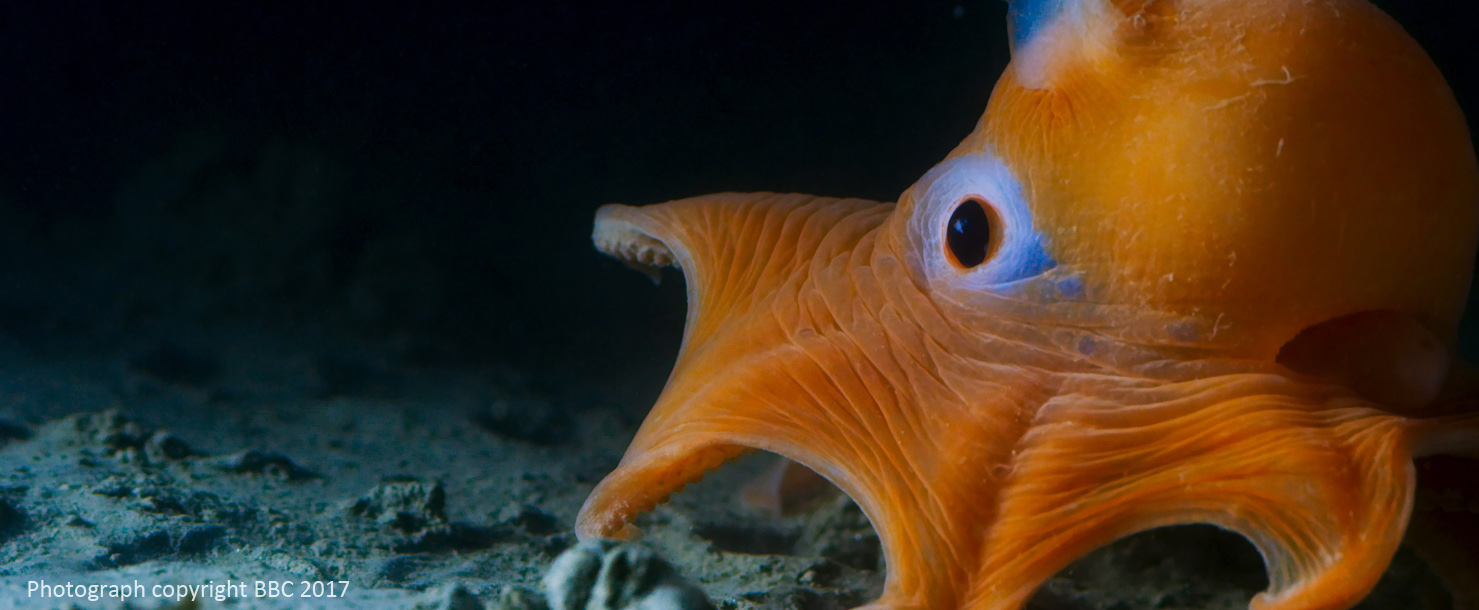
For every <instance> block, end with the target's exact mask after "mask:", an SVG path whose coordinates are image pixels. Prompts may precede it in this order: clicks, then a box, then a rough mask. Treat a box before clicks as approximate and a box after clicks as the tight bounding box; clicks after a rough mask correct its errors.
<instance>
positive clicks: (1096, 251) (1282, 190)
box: [578, 0, 1479, 610]
mask: <svg viewBox="0 0 1479 610" xmlns="http://www.w3.org/2000/svg"><path fill="white" fill-rule="evenodd" d="M1045 7H1046V8H1045ZM1012 10H1013V14H1014V22H1013V25H1014V26H1015V28H1016V36H1015V38H1014V47H1013V63H1012V65H1011V66H1010V67H1009V68H1008V70H1007V73H1006V74H1005V75H1003V77H1002V79H1001V80H1000V81H999V83H998V85H997V88H996V90H995V92H994V94H993V97H992V100H991V103H990V105H989V107H988V108H987V111H986V114H985V116H984V117H983V118H982V120H981V122H980V124H979V125H978V127H977V128H976V130H975V131H974V132H973V133H972V134H971V135H970V136H969V137H967V138H966V140H965V141H964V142H962V143H961V145H960V146H959V147H958V148H957V149H956V150H955V151H953V152H952V153H951V154H950V156H949V157H948V158H947V159H946V160H945V161H944V162H942V163H941V164H940V165H939V166H937V167H936V168H935V169H934V170H932V171H931V172H930V173H928V174H926V175H925V176H924V177H922V178H921V179H920V181H919V182H917V183H916V184H915V185H914V186H912V187H911V188H910V189H909V190H908V191H906V192H905V193H904V194H903V195H902V196H901V197H900V199H899V201H898V203H897V204H887V203H876V202H869V201H861V200H841V199H826V198H818V197H811V196H806V195H777V194H768V193H761V194H721V195H711V196H707V197H698V198H694V199H686V200H681V201H674V202H669V203H665V204H661V205H655V206H647V207H640V208H634V207H628V206H621V205H613V206H606V207H604V208H602V209H601V211H600V212H599V213H598V215H597V219H596V229H595V235H594V239H595V242H596V245H597V247H598V248H599V249H600V250H601V251H603V252H605V253H607V254H609V255H612V256H615V257H617V258H620V259H622V260H624V261H627V262H628V263H629V264H631V265H633V266H636V267H639V268H644V269H645V268H651V267H659V266H665V265H676V266H678V267H680V268H682V270H683V272H684V273H685V275H686V277H687V279H688V296H689V308H690V309H689V316H688V322H687V329H686V332H685V336H684V343H683V347H682V350H681V352H680V354H679V356H678V360H677V363H676V364H675V366H674V369H673V373H672V376H671V377H670V379H669V381H668V384H667V386H666V387H665V388H664V390H663V393H662V395H661V396H660V397H659V399H658V402H657V404H656V405H655V406H654V407H653V409H652V412H651V414H650V415H649V416H648V418H647V420H646V421H645V422H644V423H643V425H642V428H641V429H640V430H639V432H638V433H637V436H636V438H635V439H634V440H633V442H632V445H631V447H630V448H629V449H628V452H627V454H626V456H625V457H624V459H623V461H622V463H621V465H620V466H619V467H618V469H617V470H616V471H615V472H613V473H612V474H611V475H610V476H608V477H607V478H606V479H605V480H604V481H603V482H602V483H601V484H600V485H599V486H598V487H597V488H596V490H595V491H594V492H593V493H592V494H591V497H590V498H589V499H588V500H587V502H586V505H585V507H584V508H583V510H582V512H581V515H580V518H579V523H578V532H579V534H580V535H581V536H582V537H583V538H601V537H624V536H630V535H632V534H633V533H634V531H633V528H632V527H631V526H630V525H629V521H630V520H631V519H632V518H633V517H634V516H635V515H636V514H638V513H640V512H642V511H645V510H647V509H649V508H651V507H652V506H654V505H655V504H657V503H659V502H661V501H663V500H664V499H665V498H666V497H667V496H668V494H670V493H672V492H673V491H676V490H677V489H680V488H681V487H682V486H683V485H684V484H686V483H687V482H690V481H692V480H694V479H696V478H697V477H699V476H701V475H702V474H703V472H705V471H706V470H708V469H711V468H713V467H715V466H717V465H718V464H719V463H721V462H723V461H724V460H726V459H728V458H730V457H733V456H735V455H737V454H739V453H741V452H743V451H746V450H748V449H761V450H765V451H771V452H774V453H777V454H780V455H783V456H785V457H787V458H790V459H792V460H795V461H797V462H799V463H801V464H803V465H805V466H807V467H809V468H811V469H813V470H815V471H816V472H818V473H820V474H821V475H823V476H824V477H826V478H827V479H828V480H830V481H831V482H832V483H834V484H836V485H837V486H838V487H840V488H841V489H842V490H843V491H844V492H846V493H847V494H849V495H850V496H851V497H852V498H853V499H855V500H856V501H857V502H858V504H859V505H860V506H861V507H862V509H863V510H864V512H865V513H866V514H867V515H868V517H869V518H870V519H871V520H872V522H873V524H874V526H875V528H876V529H877V530H878V533H879V535H880V538H881V539H882V541H883V546H884V554H885V558H886V561H887V566H888V576H887V582H886V586H885V590H884V593H883V596H882V597H881V598H880V599H879V600H877V601H876V602H874V604H873V605H871V606H870V607H875V608H932V609H938V608H981V609H984V608H992V609H995V608H1018V607H1020V606H1021V605H1022V604H1023V603H1024V602H1025V600H1026V599H1027V598H1028V597H1030V596H1031V594H1032V593H1033V591H1034V590H1035V589H1036V588H1037V586H1038V585H1039V584H1040V583H1041V582H1042V581H1043V580H1044V579H1046V578H1048V577H1049V576H1051V575H1052V574H1053V573H1054V572H1056V571H1058V570H1060V569H1061V568H1063V567H1064V566H1066V565H1067V564H1068V563H1069V562H1071V561H1073V560H1074V559H1076V558H1078V557H1079V556H1081V555H1083V554H1084V553H1087V552H1089V551H1091V550H1093V549H1094V548H1096V547H1099V546H1102V545H1104V544H1107V543H1109V542H1111V541H1113V540H1115V539H1117V538H1120V537H1123V536H1127V535H1130V534H1133V533H1136V532H1139V531H1143V530H1146V529H1150V528H1154V527H1159V526H1165V525H1172V524H1183V523H1212V524H1215V525H1218V526H1221V527H1224V528H1227V529H1229V530H1232V531H1236V532H1239V533H1241V534H1243V535H1244V536H1246V537H1247V538H1248V539H1249V540H1251V541H1252V542H1253V543H1254V545H1255V546H1257V548H1258V549H1259V551H1260V552H1261V553H1262V554H1263V556H1264V559H1265V561H1266V563H1267V568H1268V572H1269V577H1270V586H1269V589H1268V591H1266V592H1264V593H1262V594H1260V595H1259V596H1257V597H1256V598H1255V599H1254V601H1253V607H1254V608H1278V609H1281V610H1285V609H1294V608H1311V609H1313V608H1328V609H1338V608H1347V607H1349V606H1351V605H1353V604H1354V603H1356V602H1357V601H1359V600H1360V599H1361V598H1362V597H1363V596H1365V595H1366V593H1368V592H1369V591H1370V589H1371V588H1372V586H1374V584H1375V582H1376V580H1377V578H1378V577H1379V576H1380V575H1381V573H1382V571H1383V570H1384V569H1385V567H1386V565H1387V563H1388V562H1389V561H1390V559H1391V557H1392V555H1393V553H1394V552H1395V550H1396V548H1397V546H1398V544H1399V543H1401V542H1402V539H1403V535H1404V532H1405V530H1406V528H1407V525H1408V523H1409V520H1410V519H1411V518H1412V517H1413V512H1414V490H1415V486H1416V482H1417V477H1416V475H1415V469H1414V465H1413V464H1414V462H1413V460H1414V458H1419V457H1422V456H1427V455H1434V454H1446V455H1451V456H1458V457H1459V459H1465V460H1466V459H1471V458H1479V407H1476V404H1479V403H1476V402H1475V401H1472V400H1468V399H1465V398H1464V397H1463V396H1464V395H1465V392H1463V391H1461V390H1462V384H1459V383H1457V382H1455V381H1454V379H1455V378H1456V376H1455V375H1452V374H1450V367H1449V358H1448V353H1449V351H1450V350H1451V347H1452V342H1453V335H1454V329H1455V326H1456V324H1457V319H1458V316H1459V315H1460V313H1461V309H1462V305H1463V302H1464V298H1465V295H1466V293H1467V290H1468V284H1469V278H1470V274H1471V271H1472V269H1471V265H1472V260H1473V256H1474V249H1475V239H1476V228H1479V186H1476V185H1479V168H1476V164H1475V159H1474V153H1473V151H1472V149H1471V148H1470V145H1469V143H1468V142H1469V140H1468V132H1467V129H1466V127H1465V124H1464V120H1463V116H1462V115H1461V113H1460V112H1459V110H1458V108H1457V106H1456V104H1455V103H1454V101H1453V100H1452V97H1451V94H1450V93H1449V92H1448V89H1447V87H1446V85H1445V84H1444V81H1443V79H1442V76H1441V75H1440V74H1438V72H1437V70H1436V69H1435V68H1434V67H1433V66H1432V65H1431V62H1430V61H1429V60H1428V59H1427V57H1426V56H1425V55H1424V54H1423V53H1422V51H1421V49H1420V48H1419V47H1418V46H1417V45H1416V43H1415V42H1413V41H1412V40H1411V39H1410V38H1408V37H1407V35H1406V34H1405V33H1404V32H1403V31H1402V30H1401V28H1400V27H1399V26H1397V25H1396V24H1395V23H1393V22H1392V21H1391V20H1390V19H1389V18H1387V17H1386V16H1385V15H1383V14H1381V13H1380V12H1379V11H1378V10H1376V9H1375V8H1374V7H1372V6H1370V5H1368V4H1366V3H1365V2H1364V0H1318V1H1313V2H1304V1H1302V0H1247V1H1241V0H1240V1H1233V0H1197V1H1193V0H1181V1H1178V0H1063V1H1062V2H1044V1H1041V0H1039V1H1037V2H1028V1H1022V2H1013V5H1012ZM1029 17H1030V18H1031V19H1029ZM966 200H974V201H978V202H980V203H981V204H983V205H984V206H985V207H986V208H988V209H989V214H990V216H991V227H992V234H991V240H992V246H991V249H990V250H988V257H987V259H986V261H985V262H984V263H982V264H981V265H979V266H976V267H970V268H967V267H966V266H964V265H961V264H960V263H959V262H958V260H957V258H955V257H954V255H953V254H952V252H951V249H950V246H949V245H948V244H947V242H946V240H945V238H944V235H945V233H946V230H947V228H948V227H947V224H948V219H950V217H951V215H952V210H955V209H956V208H957V206H958V205H960V204H961V202H963V201H966ZM1456 388H1457V389H1456ZM1476 491H1479V490H1476ZM1444 518H1445V519H1448V518H1452V519H1459V520H1463V519H1465V516H1462V515H1457V516H1448V517H1444ZM1467 518H1469V519H1472V515H1470V516H1468V517H1467ZM1440 522H1441V520H1439V521H1425V522H1423V523H1429V524H1431V523H1440ZM1414 529H1415V530H1417V529H1421V528H1417V527H1415V528H1414ZM1471 531H1472V528H1471ZM1437 538H1442V536H1437ZM1476 538H1479V537H1476ZM1440 546H1441V545H1440ZM1450 546H1452V545H1450ZM1426 548H1428V549H1429V550H1430V551H1431V552H1430V553H1428V554H1429V556H1431V557H1434V558H1435V565H1436V566H1440V567H1439V569H1440V571H1442V570H1446V572H1444V576H1445V577H1446V578H1448V579H1449V580H1450V581H1453V582H1455V583H1459V582H1460V581H1465V580H1466V579H1467V578H1468V577H1469V576H1473V575H1472V574H1471V573H1469V572H1467V571H1466V570H1471V569H1472V567H1471V566H1473V565H1475V564H1473V563H1472V560H1473V556H1464V555H1463V552H1462V551H1455V550H1452V549H1449V550H1444V549H1441V548H1437V546H1434V545H1431V544H1430V545H1428V546H1427V547H1426ZM1465 562H1470V563H1465ZM1441 566H1446V567H1441ZM1465 566H1470V567H1465ZM1460 589H1461V585H1456V588H1455V594H1456V595H1459V596H1460V597H1461V596H1462V595H1470V594H1472V591H1469V592H1467V593H1466V592H1464V591H1462V590H1460Z"/></svg>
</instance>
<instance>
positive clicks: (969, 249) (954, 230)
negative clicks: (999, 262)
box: [945, 199, 991, 269]
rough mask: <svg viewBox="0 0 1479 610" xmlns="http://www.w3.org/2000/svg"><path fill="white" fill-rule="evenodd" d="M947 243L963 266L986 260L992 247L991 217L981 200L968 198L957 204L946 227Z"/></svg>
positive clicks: (967, 267) (951, 252)
mask: <svg viewBox="0 0 1479 610" xmlns="http://www.w3.org/2000/svg"><path fill="white" fill-rule="evenodd" d="M945 245H947V246H949V247H950V254H951V255H953V256H955V261H956V262H958V263H960V265H961V266H962V267H965V268H966V269H970V268H971V267H975V266H976V265H979V264H981V262H982V261H985V260H986V251H987V250H988V249H989V248H990V247H991V219H990V218H987V217H986V210H985V209H984V208H982V207H981V202H979V201H976V200H975V199H967V200H965V201H963V202H961V204H960V205H959V206H956V208H955V213H954V214H951V215H950V224H949V225H947V226H946V228H945Z"/></svg>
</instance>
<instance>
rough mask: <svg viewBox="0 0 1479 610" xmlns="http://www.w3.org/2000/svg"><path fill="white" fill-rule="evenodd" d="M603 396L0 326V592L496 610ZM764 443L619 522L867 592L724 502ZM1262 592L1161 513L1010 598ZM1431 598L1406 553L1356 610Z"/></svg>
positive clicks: (606, 448)
mask: <svg viewBox="0 0 1479 610" xmlns="http://www.w3.org/2000/svg"><path fill="white" fill-rule="evenodd" d="M571 383H577V384H578V383H579V380H571ZM620 412H621V410H620V409H608V408H592V407H591V405H573V404H560V400H559V399H558V398H555V397H551V396H544V395H541V394H540V393H538V392H535V391H532V390H530V389H529V387H528V384H527V383H525V382H524V381H523V380H521V378H520V376H519V375H517V374H515V373H514V372H512V371H507V370H498V369H494V368H489V367H484V368H466V369H457V368H428V367H410V366H404V365H398V364H397V356H396V354H395V353H394V352H393V351H391V350H386V349H378V350H376V349H370V348H365V347H363V346H354V345H339V346H336V347H334V348H325V343H324V342H322V341H320V340H317V339H316V338H314V337H312V336H311V335H310V334H304V333H300V334H295V335H283V336H276V337H265V336H262V334H261V333H259V332H252V331H251V330H250V329H244V328H231V327H220V328H197V329H192V332H189V333H180V334H179V336H177V337H174V338H171V339H158V340H156V341H154V342H152V344H150V345H146V346H140V347H139V348H138V349H137V350H133V349H129V350H123V351H115V352H108V353H97V354H93V355H91V356H87V357H79V356H77V355H73V356H71V357H69V358H67V359H65V360H52V359H48V358H45V357H37V356H35V355H33V354H29V353H27V350H26V348H24V347H23V346H21V345H20V344H17V343H14V342H11V343H7V344H3V345H0V421H3V426H0V432H3V434H4V437H5V440H4V441H3V442H4V446H3V448H0V472H4V473H5V475H4V477H5V478H4V480H3V482H0V528H3V529H0V531H3V536H4V539H3V543H0V566H3V567H0V607H16V608H65V607H79V608H122V607H129V608H156V607H178V608H362V607H377V608H409V607H425V608H470V607H480V606H479V605H477V604H488V605H489V606H490V607H492V606H493V602H494V601H495V600H496V599H498V598H499V595H500V592H501V591H503V590H504V588H505V587H509V586H521V585H522V586H529V587H537V586H538V579H539V577H540V576H541V574H542V573H543V571H544V570H545V569H546V568H547V567H548V566H549V564H550V563H551V561H552V560H553V558H554V557H555V556H556V555H557V554H558V553H559V552H560V551H562V550H563V549H565V548H567V547H568V546H570V545H571V544H572V542H573V541H574V537H573V534H572V533H571V530H570V527H571V523H572V522H573V519H574V517H575V514H576V511H577V510H578V508H579V506H580V503H581V501H582V500H583V499H584V497H585V495H586V494H587V493H588V492H589V491H590V490H591V488H592V486H593V485H594V483H595V482H596V481H598V480H599V478H600V477H601V476H602V475H604V474H605V473H606V472H607V471H609V470H610V469H611V468H612V467H613V466H614V465H615V464H616V463H617V460H618V459H619V457H620V455H621V452H622V451H623V449H624V446H625V443H626V442H627V441H628V440H629V438H630V436H631V434H632V433H633V432H634V430H635V424H636V423H637V422H636V421H632V420H628V419H623V418H621V417H619V416H615V415H613V414H614V413H620ZM768 459H770V458H769V456H754V457H751V458H744V459H741V460H739V461H737V462H735V463H733V464H732V465H730V466H727V467H725V468H722V469H720V470H719V471H717V472H716V473H713V474H711V475H710V476H709V477H707V478H706V479H705V480H704V481H703V482H701V483H699V484H696V485H693V486H691V487H690V488H689V489H687V490H685V491H683V492H681V493H679V494H677V495H676V496H675V497H674V500H673V501H672V502H671V503H669V504H667V505H665V506H662V507H660V508H659V509H657V510H656V511H655V512H653V513H652V514H650V515H647V516H646V517H644V518H643V519H641V520H640V521H639V522H638V523H639V524H640V525H641V527H642V528H643V529H644V531H645V533H646V535H645V538H644V543H645V544H647V545H650V546H651V547H652V548H654V549H656V550H657V551H658V552H659V553H661V554H662V555H663V556H665V557H667V558H669V559H670V560H671V561H673V562H674V563H675V564H676V566H677V567H678V569H679V570H680V571H681V572H682V573H684V574H686V575H688V576H689V577H691V578H692V579H693V580H695V581H696V582H697V583H698V584H699V585H700V586H701V587H702V588H703V589H704V590H705V591H706V592H707V593H708V594H709V595H710V596H711V597H712V599H713V600H714V601H715V603H716V605H717V607H719V608H725V609H731V608H732V609H740V608H802V609H809V610H819V609H825V608H845V607H850V606H853V605H857V604H859V603H862V602H865V601H867V600H869V599H870V598H871V597H873V596H875V595H876V594H877V591H878V590H879V588H880V586H881V582H882V574H883V572H882V570H881V569H880V568H881V566H879V557H878V544H877V538H876V537H875V536H874V534H873V533H872V530H871V529H870V527H869V526H868V524H867V522H866V520H865V519H864V518H863V517H862V516H861V514H860V513H859V511H858V510H857V509H856V507H855V506H853V505H852V504H851V502H850V501H848V500H847V499H846V498H845V497H837V498H833V499H830V500H822V501H820V502H818V503H817V504H816V505H815V506H814V507H813V508H811V509H810V510H807V511H804V512H802V513H801V514H799V515H796V516H791V517H786V518H775V517H767V516H764V515H758V514H756V513H754V512H753V511H750V510H749V509H747V508H745V507H744V506H742V505H741V504H740V503H739V501H738V500H737V498H736V497H735V496H736V495H737V494H735V493H733V490H734V489H735V488H737V487H738V486H740V485H742V484H743V483H744V482H745V481H747V480H748V478H749V477H752V476H755V474H756V472H758V471H759V470H760V469H762V468H764V467H765V466H766V460H768ZM38 580H45V581H46V582H47V584H49V585H54V584H58V583H72V584H75V585H94V584H96V585H110V584H118V583H123V584H129V585H132V584H134V583H138V584H141V585H143V586H144V588H145V592H146V594H150V593H151V592H152V591H153V590H154V586H155V585H199V584H202V583H205V584H218V583H227V582H242V581H245V582H249V583H253V585H252V586H253V587H255V583H256V581H263V582H268V581H278V582H282V581H293V582H294V583H297V584H295V585H294V587H295V588H296V589H297V590H301V589H302V588H303V587H304V585H302V584H301V583H303V582H304V581H309V582H319V583H321V584H320V585H318V586H320V587H326V586H328V585H329V584H330V583H333V586H335V587H339V586H343V584H342V583H347V590H346V591H341V593H342V594H343V596H342V597H316V598H311V599H302V598H293V599H287V598H276V599H271V598H258V599H253V598H237V599H229V600H226V601H216V600H214V599H210V600H205V601H200V602H198V603H196V604H194V605H192V604H190V603H181V604H173V602H165V601H161V600H158V599H152V598H145V599H143V600H137V599H136V600H130V601H127V602H118V601H108V600H99V601H88V600H85V599H83V600H78V599H70V600H59V599H49V600H48V599H38V598H37V597H34V596H31V597H28V594H27V589H28V583H30V582H31V581H38ZM309 586H310V587H311V586H312V585H309ZM1263 586H1264V578H1263V574H1262V565H1261V561H1260V560H1259V558H1258V556H1257V554H1256V552H1255V551H1254V550H1253V549H1252V547H1251V546H1249V545H1247V544H1246V543H1243V542H1241V539H1239V538H1237V537H1234V536H1232V535H1229V534H1224V533H1221V532H1218V531H1216V530H1214V529H1212V528H1209V527H1191V528H1178V529H1175V530H1168V531H1164V532H1159V533H1151V534H1145V535H1141V536H1137V537H1134V538H1131V539H1128V540H1125V541H1121V542H1120V543H1117V544H1115V545H1114V546H1112V547H1109V548H1108V549H1105V550H1102V551H1100V552H1098V553H1096V554H1094V555H1091V556H1089V557H1087V558H1085V559H1083V560H1081V561H1080V562H1079V563H1078V564H1076V565H1075V566H1073V567H1072V568H1070V569H1068V570H1066V571H1065V572H1064V573H1062V574H1060V575H1059V577H1057V578H1055V579H1054V580H1052V581H1050V582H1049V583H1048V584H1047V585H1046V586H1045V587H1044V588H1043V590H1041V591H1040V592H1039V594H1038V595H1037V597H1036V598H1035V599H1034V601H1033V603H1032V605H1031V606H1030V607H1032V608H1037V609H1040V610H1076V609H1085V610H1087V609H1091V608H1093V609H1111V608H1113V609H1119V610H1130V609H1139V608H1241V607H1246V604H1247V600H1248V599H1249V597H1250V596H1251V595H1252V594H1253V593H1255V592H1256V591H1257V590H1259V589H1261V588H1262V587H1263ZM458 589H461V591H457V590H458ZM135 590H137V589H135ZM321 590H322V591H323V592H324V593H326V594H327V593H328V592H329V591H330V589H327V588H325V589H321ZM164 591H166V590H164V589H160V592H164ZM238 591H239V590H238ZM310 591H312V589H310ZM454 592H456V593H455V594H454ZM464 592H465V593H471V594H472V596H474V598H475V599H476V603H475V604H473V605H467V604H469V603H470V602H469V600H468V598H467V596H466V595H465V594H464ZM222 594H223V595H224V593H222ZM418 604H419V605H418ZM458 604H462V605H458ZM1445 604H1446V599H1445V597H1444V594H1443V593H1442V592H1441V590H1440V589H1438V587H1437V584H1436V582H1435V580H1434V579H1433V577H1432V576H1431V575H1430V574H1428V573H1427V572H1426V570H1425V568H1424V566H1422V565H1421V564H1420V563H1418V562H1417V561H1416V560H1415V559H1413V558H1412V557H1411V556H1409V554H1408V553H1406V552H1404V553H1403V555H1401V556H1399V559H1398V561H1397V563H1396V564H1395V565H1394V567H1393V568H1392V569H1391V570H1390V571H1389V574H1388V576H1387V578H1386V580H1385V581H1384V582H1383V583H1382V585H1381V586H1380V587H1379V588H1378V591H1377V593H1376V594H1374V595H1373V598H1372V599H1371V600H1369V601H1368V602H1367V603H1366V604H1365V605H1364V606H1363V607H1366V608H1388V607H1392V608H1395V607H1402V608H1422V607H1431V608H1443V607H1445Z"/></svg>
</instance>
